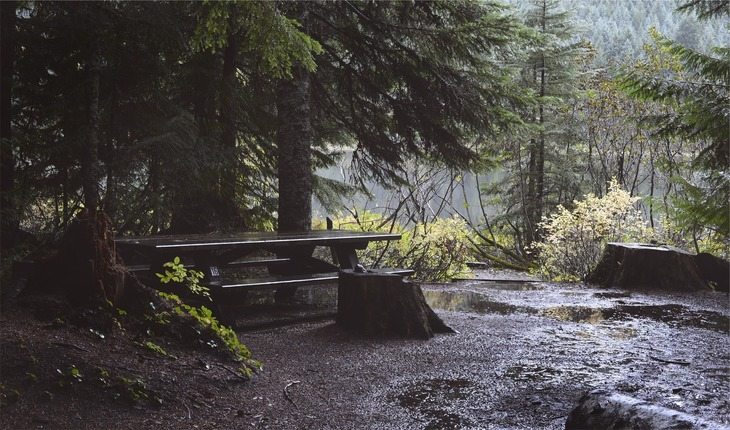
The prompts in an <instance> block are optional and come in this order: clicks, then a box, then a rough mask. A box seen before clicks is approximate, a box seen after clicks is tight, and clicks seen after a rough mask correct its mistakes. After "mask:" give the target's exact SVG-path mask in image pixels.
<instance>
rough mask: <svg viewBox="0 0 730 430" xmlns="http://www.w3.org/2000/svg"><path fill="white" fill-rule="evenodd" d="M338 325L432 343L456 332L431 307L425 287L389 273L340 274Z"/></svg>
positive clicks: (367, 332) (349, 272)
mask: <svg viewBox="0 0 730 430" xmlns="http://www.w3.org/2000/svg"><path fill="white" fill-rule="evenodd" d="M337 324H338V325H340V326H342V327H344V328H345V329H347V330H350V331H353V332H356V333H359V334H363V335H368V336H387V335H397V336H403V337H408V338H417V339H430V338H432V337H433V335H434V333H453V332H454V330H452V329H451V328H449V327H448V326H447V325H446V324H444V322H443V321H442V320H441V318H439V317H438V315H436V313H435V312H434V311H433V310H432V309H431V308H430V307H429V306H428V304H427V303H426V298H425V297H424V296H423V292H422V291H421V287H419V286H418V285H416V284H414V283H411V282H404V280H403V277H402V276H399V275H391V274H385V273H358V272H352V271H341V272H340V278H339V285H338V290H337Z"/></svg>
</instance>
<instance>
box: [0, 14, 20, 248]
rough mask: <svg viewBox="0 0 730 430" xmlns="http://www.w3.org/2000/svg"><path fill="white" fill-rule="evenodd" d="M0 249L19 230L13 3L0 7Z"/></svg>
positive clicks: (12, 240) (10, 243)
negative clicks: (13, 121)
mask: <svg viewBox="0 0 730 430" xmlns="http://www.w3.org/2000/svg"><path fill="white" fill-rule="evenodd" d="M0 25H2V29H1V30H0V31H2V34H0V61H1V62H2V67H0V72H1V73H2V77H1V79H0V97H2V102H1V105H0V122H1V124H0V226H1V227H0V239H2V240H0V248H1V249H3V250H6V249H10V248H12V247H13V245H14V242H15V240H14V239H15V233H16V232H17V230H18V209H17V207H16V203H15V196H14V188H15V158H14V156H13V146H12V142H11V119H12V94H11V93H12V86H13V63H14V61H15V58H14V53H15V49H14V40H13V39H14V37H13V36H14V33H15V2H14V1H7V2H2V3H1V4H0Z"/></svg>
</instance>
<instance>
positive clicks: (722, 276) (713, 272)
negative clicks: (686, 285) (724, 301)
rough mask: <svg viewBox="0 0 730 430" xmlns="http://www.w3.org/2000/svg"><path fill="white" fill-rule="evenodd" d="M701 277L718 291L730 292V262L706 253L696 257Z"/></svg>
mask: <svg viewBox="0 0 730 430" xmlns="http://www.w3.org/2000/svg"><path fill="white" fill-rule="evenodd" d="M695 263H697V267H698V268H699V269H700V275H702V277H703V278H704V279H705V280H706V281H708V282H711V283H712V285H713V286H714V288H715V289H716V290H718V291H724V292H726V293H727V292H729V291H730V262H728V261H727V260H723V259H722V258H720V257H715V256H714V255H712V254H708V253H706V252H700V253H699V254H697V255H696V256H695Z"/></svg>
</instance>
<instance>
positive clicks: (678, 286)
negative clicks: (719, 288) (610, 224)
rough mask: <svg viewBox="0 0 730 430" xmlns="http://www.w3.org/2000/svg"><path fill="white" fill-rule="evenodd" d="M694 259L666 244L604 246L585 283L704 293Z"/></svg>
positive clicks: (706, 286) (701, 279) (705, 284)
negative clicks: (599, 258)
mask: <svg viewBox="0 0 730 430" xmlns="http://www.w3.org/2000/svg"><path fill="white" fill-rule="evenodd" d="M695 257H696V256H695V255H694V254H691V253H689V252H687V251H684V250H681V249H679V248H674V247H671V246H667V245H652V244H643V243H608V244H607V245H606V248H605V249H604V251H603V256H602V257H601V261H600V262H599V263H598V265H597V266H596V268H595V269H594V270H593V272H592V273H591V274H589V275H588V277H587V278H586V281H587V282H589V283H593V284H600V285H602V286H604V287H616V288H628V289H633V288H643V289H660V290H675V291H676V290H684V291H697V290H707V289H708V288H709V283H708V282H707V281H706V280H705V279H704V277H703V276H702V274H701V273H700V270H699V267H698V266H697V262H696V260H695Z"/></svg>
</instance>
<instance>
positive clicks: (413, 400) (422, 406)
mask: <svg viewBox="0 0 730 430" xmlns="http://www.w3.org/2000/svg"><path fill="white" fill-rule="evenodd" d="M475 391H476V387H475V385H474V383H473V382H471V381H469V380H468V379H442V378H435V379H427V380H425V381H421V382H419V383H416V384H414V385H413V386H411V387H410V388H408V389H406V390H405V391H404V392H403V393H401V394H399V395H397V396H395V400H396V402H397V403H398V405H400V406H401V407H404V408H406V409H409V410H411V411H413V412H416V413H419V414H421V415H423V416H424V417H425V418H426V419H427V420H428V424H427V425H426V427H424V429H428V430H442V429H443V430H446V429H455V428H463V427H469V426H470V425H471V423H470V422H469V420H467V419H466V418H465V417H463V416H461V415H459V414H457V413H454V412H452V411H450V410H449V409H450V408H452V407H453V403H454V402H458V401H460V400H465V399H467V398H468V397H469V396H470V395H471V394H472V393H474V392H475Z"/></svg>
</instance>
